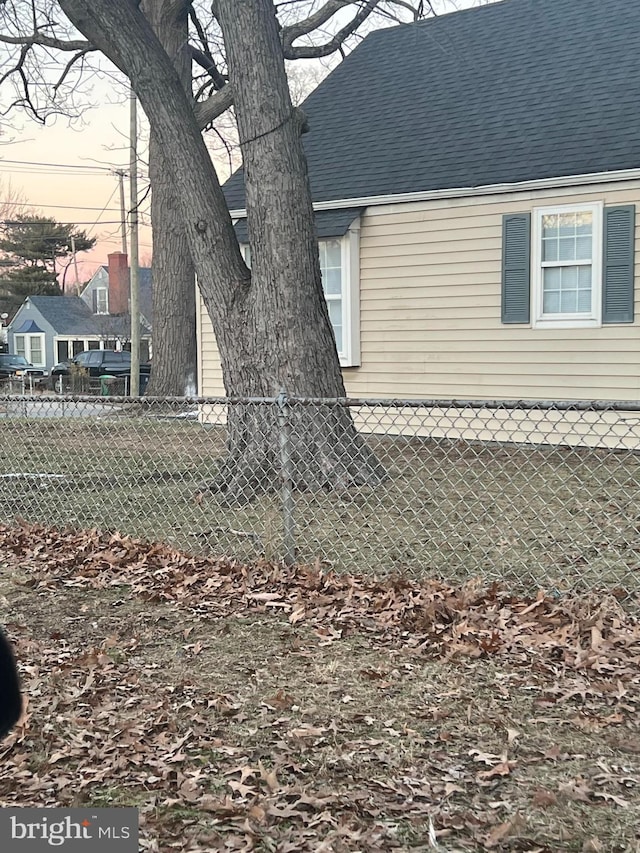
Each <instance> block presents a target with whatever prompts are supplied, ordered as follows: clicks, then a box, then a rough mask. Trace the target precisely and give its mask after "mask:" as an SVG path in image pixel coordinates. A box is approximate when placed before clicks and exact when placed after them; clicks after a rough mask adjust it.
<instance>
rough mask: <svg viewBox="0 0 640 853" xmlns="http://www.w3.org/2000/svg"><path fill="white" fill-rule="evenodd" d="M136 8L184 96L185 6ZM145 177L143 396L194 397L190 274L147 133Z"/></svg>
mask: <svg viewBox="0 0 640 853" xmlns="http://www.w3.org/2000/svg"><path fill="white" fill-rule="evenodd" d="M142 8H143V10H144V13H145V15H146V17H147V19H148V20H149V22H150V24H151V26H152V27H153V30H154V32H155V33H156V35H157V36H158V39H159V41H160V43H161V44H162V46H163V48H164V50H165V51H166V53H167V55H168V56H169V58H170V59H171V61H172V62H173V65H174V67H175V69H176V71H177V73H178V76H179V78H180V80H181V82H182V85H183V87H184V90H185V92H186V93H187V96H188V97H189V96H190V92H191V61H190V54H189V51H188V49H187V47H186V46H187V43H188V39H189V25H188V3H187V2H182V3H176V2H167V0H144V2H143V4H142ZM149 177H150V180H151V225H152V229H153V371H152V374H151V379H150V380H149V385H148V386H147V390H146V393H147V394H148V395H151V396H158V397H164V396H174V395H175V396H180V395H182V394H185V395H189V396H195V394H196V393H197V365H196V359H197V348H196V298H195V293H196V283H195V272H194V268H193V262H192V261H191V251H190V249H189V242H188V240H187V236H186V234H185V231H184V228H183V227H182V218H181V213H180V207H179V203H178V199H177V198H176V194H175V191H174V187H173V182H172V180H171V172H170V168H169V167H168V165H167V164H166V163H165V158H164V156H163V151H162V146H161V144H160V143H159V141H158V139H157V136H156V134H155V132H154V131H153V129H152V130H151V135H150V140H149Z"/></svg>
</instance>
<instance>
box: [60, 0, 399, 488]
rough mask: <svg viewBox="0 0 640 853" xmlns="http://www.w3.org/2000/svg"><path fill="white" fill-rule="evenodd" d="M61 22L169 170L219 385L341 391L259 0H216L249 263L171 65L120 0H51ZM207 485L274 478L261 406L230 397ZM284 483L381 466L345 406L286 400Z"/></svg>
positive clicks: (296, 140) (354, 476) (315, 483)
mask: <svg viewBox="0 0 640 853" xmlns="http://www.w3.org/2000/svg"><path fill="white" fill-rule="evenodd" d="M60 5H61V7H62V9H63V10H64V11H65V13H66V14H67V16H68V17H69V18H70V20H71V21H72V23H73V24H74V25H75V26H76V27H77V28H78V29H79V30H80V32H82V33H83V34H84V35H85V36H86V37H87V38H89V39H90V40H91V41H92V42H93V43H94V44H95V45H96V46H97V47H98V48H99V49H101V50H102V51H103V52H104V53H106V54H107V56H109V58H110V59H111V60H112V61H113V62H114V63H115V64H116V65H117V66H118V67H119V68H120V69H121V70H122V71H123V72H124V73H125V74H126V75H127V76H128V77H129V79H130V81H131V84H132V86H133V88H134V90H135V91H136V94H137V95H138V98H139V100H140V103H141V104H142V107H143V109H144V110H145V112H146V114H147V117H148V119H149V123H150V126H151V128H152V131H153V133H154V136H155V139H156V141H157V144H158V145H159V146H160V147H161V148H162V151H163V155H164V161H165V168H166V169H167V171H169V173H170V174H171V176H172V180H173V187H174V191H175V194H176V199H177V201H178V204H179V208H180V213H181V217H182V221H183V224H184V228H185V233H186V235H187V239H188V241H189V246H190V249H191V256H192V258H193V262H194V265H195V269H196V273H197V276H198V286H199V288H200V291H201V293H202V297H203V301H204V303H205V306H206V308H207V311H208V313H209V316H210V318H211V321H212V324H213V329H214V333H215V336H216V341H217V344H218V349H219V352H220V358H221V364H222V371H223V377H224V383H225V389H226V392H227V394H228V395H229V396H236V397H273V396H275V395H277V394H278V393H279V391H280V390H281V389H286V392H287V393H288V394H289V395H295V396H307V397H325V398H326V397H343V396H344V395H345V391H344V384H343V381H342V374H341V371H340V366H339V361H338V355H337V352H336V346H335V341H334V338H333V331H332V329H331V325H330V322H329V316H328V310H327V306H326V302H325V299H324V296H323V292H322V283H321V276H320V266H319V260H318V250H317V241H316V239H315V236H314V229H313V208H312V203H311V195H310V191H309V184H308V178H307V172H306V163H305V158H304V152H303V149H302V143H301V140H300V130H301V126H300V124H301V123H300V120H299V117H298V112H297V111H296V110H295V109H294V108H293V107H292V104H291V99H290V96H289V90H288V86H287V81H286V75H285V71H284V59H283V54H282V47H281V45H280V41H279V36H278V27H277V21H276V17H275V9H274V5H273V2H272V0H218V2H217V4H216V8H217V10H218V14H219V20H220V24H221V27H222V29H223V34H224V38H225V45H226V49H227V55H228V63H229V69H230V76H231V80H232V83H233V90H234V93H235V104H236V112H237V117H238V124H239V132H240V139H241V145H242V149H243V155H244V163H245V178H246V187H247V213H248V226H249V234H250V245H251V250H252V273H251V274H250V273H249V271H248V270H247V267H246V265H245V264H244V261H243V260H242V256H241V254H240V248H239V246H238V242H237V240H236V237H235V234H234V231H233V227H232V223H231V218H230V215H229V211H228V209H227V207H226V204H225V201H224V197H223V195H222V191H221V189H220V184H219V182H218V178H217V175H216V173H215V170H214V168H213V165H212V163H211V159H210V157H209V154H208V151H207V149H206V146H205V144H204V141H203V139H202V136H201V134H200V131H199V128H198V125H197V123H196V120H195V117H194V112H193V109H192V107H191V104H190V103H189V101H188V100H187V97H186V96H185V92H184V88H183V86H182V83H181V81H180V79H179V76H178V74H177V72H176V70H175V68H174V66H173V64H172V63H171V61H170V59H169V57H168V56H167V54H166V52H165V51H164V50H163V49H162V46H161V45H160V43H159V41H158V39H157V37H156V36H155V34H154V33H153V30H152V29H151V27H150V25H149V22H148V21H147V20H146V19H145V18H144V16H143V15H142V13H141V12H140V11H139V10H138V8H137V7H136V5H135V4H133V3H131V2H130V0H60ZM228 426H229V460H228V463H227V464H226V465H224V466H223V468H222V470H221V472H220V479H219V481H218V482H217V483H216V487H217V488H220V489H222V490H223V491H225V492H226V493H227V495H228V496H229V497H230V498H231V499H233V500H239V501H241V500H248V499H251V498H252V497H253V496H254V495H255V494H257V493H260V492H262V491H265V490H266V491H270V490H274V489H276V488H278V487H279V482H280V481H279V477H280V473H279V471H280V466H279V459H278V448H279V444H278V440H277V439H278V434H279V433H278V430H277V418H276V414H275V407H271V408H270V409H267V410H266V412H265V411H260V412H259V411H257V410H256V409H255V408H254V407H252V406H246V405H238V406H231V407H230V411H229V423H228ZM290 434H291V441H290V447H291V451H292V452H291V454H290V471H291V478H292V480H293V483H294V486H295V487H297V488H318V487H320V486H322V487H340V488H343V487H347V486H349V485H351V484H353V483H358V484H359V483H373V484H375V483H378V482H379V481H380V479H381V478H382V477H384V471H383V470H382V469H381V467H380V465H379V464H378V463H377V461H376V460H375V458H374V457H373V456H372V455H371V453H370V452H369V451H368V449H367V447H366V446H365V444H364V442H363V441H362V440H361V438H360V436H359V434H358V433H357V431H356V430H355V427H354V425H353V422H352V419H351V417H350V414H349V411H348V410H347V409H345V408H342V407H339V406H333V407H329V408H322V409H320V408H311V407H305V406H300V407H294V410H293V417H292V420H291V422H290Z"/></svg>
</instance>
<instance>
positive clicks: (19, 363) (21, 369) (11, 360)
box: [0, 352, 47, 384]
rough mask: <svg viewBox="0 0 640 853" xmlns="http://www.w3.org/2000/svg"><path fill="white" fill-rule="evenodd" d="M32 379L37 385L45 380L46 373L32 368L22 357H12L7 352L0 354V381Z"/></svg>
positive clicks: (38, 368) (37, 368)
mask: <svg viewBox="0 0 640 853" xmlns="http://www.w3.org/2000/svg"><path fill="white" fill-rule="evenodd" d="M29 376H31V377H33V381H34V382H35V383H36V384H38V383H40V382H44V380H45V379H46V378H47V371H46V370H43V369H41V368H40V367H34V366H33V364H31V362H29V361H27V359H26V358H25V357H24V356H23V355H12V354H11V353H8V352H0V380H4V379H14V378H18V379H20V378H26V379H28V378H29Z"/></svg>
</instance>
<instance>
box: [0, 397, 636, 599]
mask: <svg viewBox="0 0 640 853" xmlns="http://www.w3.org/2000/svg"><path fill="white" fill-rule="evenodd" d="M352 424H353V427H354V428H352V427H351V425H352ZM310 425H311V426H310ZM350 430H351V431H350ZM248 433H251V434H248ZM255 433H258V434H257V435H256V434H255ZM230 445H231V447H230ZM229 449H231V451H232V454H231V457H230V458H229V457H228V450H229ZM639 498H640V406H637V405H636V406H634V405H633V404H630V403H622V402H621V403H615V404H614V403H600V404H599V403H541V402H535V403H531V402H522V401H520V402H509V403H499V402H488V401H463V402H455V401H447V402H444V401H418V402H415V401H357V400H323V401H311V400H301V399H291V398H285V397H283V396H282V395H281V397H279V398H276V399H270V400H236V401H232V400H224V399H198V400H183V399H156V398H144V397H143V398H140V399H139V400H130V399H129V400H127V399H123V398H116V397H62V396H55V397H53V396H52V397H47V396H44V395H37V394H34V395H29V394H25V395H19V396H18V395H10V394H9V395H5V396H2V397H0V521H1V522H3V523H5V524H11V523H14V522H16V521H17V520H20V519H23V520H25V521H29V522H39V523H43V524H47V525H53V526H73V527H76V528H93V527H97V528H100V529H108V530H118V531H120V532H122V533H125V534H130V535H133V536H136V537H142V538H146V539H149V540H154V541H156V540H157V541H164V542H168V543H170V544H172V545H174V546H176V547H179V548H182V549H185V550H187V551H193V552H198V553H202V552H204V553H210V554H212V555H215V556H222V555H224V556H227V557H232V558H237V559H238V560H242V561H251V560H255V559H258V558H263V557H264V558H266V559H272V560H276V559H288V560H292V559H296V560H298V561H299V562H304V563H314V562H317V561H321V562H322V563H324V564H326V565H327V566H331V567H333V568H335V569H337V570H340V571H349V572H360V571H365V572H367V571H369V572H375V573H376V574H385V573H400V574H402V575H404V576H407V577H412V578H420V577H426V576H440V577H442V578H444V579H446V580H448V581H452V582H461V581H464V580H467V579H469V578H471V577H480V578H482V579H483V580H484V581H488V582H490V581H493V580H496V581H500V582H504V583H505V584H507V585H508V586H509V587H512V588H525V589H528V590H529V591H531V590H533V589H537V588H544V589H546V590H547V591H551V592H554V591H557V592H563V591H579V590H584V589H609V590H613V591H618V594H619V596H620V597H627V598H630V597H635V596H637V594H638V592H639V590H640V537H639V535H638V531H639V524H640V501H639Z"/></svg>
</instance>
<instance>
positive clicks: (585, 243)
mask: <svg viewBox="0 0 640 853" xmlns="http://www.w3.org/2000/svg"><path fill="white" fill-rule="evenodd" d="M591 251H592V250H591V235H589V236H588V237H578V238H577V239H576V258H577V259H578V260H580V261H590V260H591Z"/></svg>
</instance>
